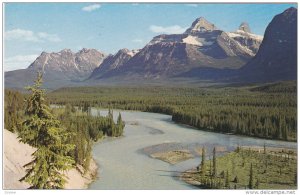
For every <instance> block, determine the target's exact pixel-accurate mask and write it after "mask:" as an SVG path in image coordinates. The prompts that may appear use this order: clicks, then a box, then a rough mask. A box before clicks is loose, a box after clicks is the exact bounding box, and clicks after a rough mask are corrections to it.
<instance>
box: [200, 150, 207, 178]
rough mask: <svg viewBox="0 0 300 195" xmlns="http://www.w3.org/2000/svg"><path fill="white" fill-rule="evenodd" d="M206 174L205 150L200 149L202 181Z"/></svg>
mask: <svg viewBox="0 0 300 195" xmlns="http://www.w3.org/2000/svg"><path fill="white" fill-rule="evenodd" d="M205 173H206V165H205V148H204V147H203V148H202V159H201V177H202V179H203V178H204V177H205Z"/></svg>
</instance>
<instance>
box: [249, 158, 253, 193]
mask: <svg viewBox="0 0 300 195" xmlns="http://www.w3.org/2000/svg"><path fill="white" fill-rule="evenodd" d="M249 189H253V168H252V163H251V165H250V174H249Z"/></svg>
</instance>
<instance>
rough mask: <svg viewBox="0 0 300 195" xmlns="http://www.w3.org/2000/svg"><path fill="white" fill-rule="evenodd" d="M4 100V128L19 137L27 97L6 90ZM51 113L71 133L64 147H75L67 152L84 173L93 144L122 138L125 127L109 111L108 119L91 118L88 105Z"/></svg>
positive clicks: (120, 120) (97, 116)
mask: <svg viewBox="0 0 300 195" xmlns="http://www.w3.org/2000/svg"><path fill="white" fill-rule="evenodd" d="M4 97H5V101H4V128H5V129H7V130H9V131H12V132H15V133H17V134H20V133H22V130H23V128H24V127H23V126H22V122H23V121H24V120H25V119H27V118H28V116H27V115H26V114H25V108H26V103H25V101H24V99H26V98H27V97H28V94H22V93H20V92H18V91H13V90H5V95H4ZM48 106H49V105H48ZM51 113H52V114H53V115H54V116H56V118H57V119H58V120H59V121H60V123H61V125H62V127H63V128H64V129H66V130H67V131H68V132H69V133H70V135H69V137H68V139H67V143H68V144H74V145H75V148H74V149H73V150H71V151H70V152H69V155H70V156H72V158H73V159H74V160H75V163H76V164H77V165H82V166H83V167H84V170H85V171H87V170H88V167H89V163H90V159H91V150H92V145H93V142H96V141H98V140H99V139H101V138H102V137H103V136H113V137H118V136H121V135H122V134H123V129H124V127H125V123H124V121H123V120H122V116H121V114H120V113H119V116H118V118H117V122H116V123H115V122H114V119H113V111H112V110H109V113H108V115H107V116H100V115H96V116H94V115H92V114H91V107H90V106H89V104H88V103H86V104H84V105H83V106H82V107H78V108H75V107H74V106H71V105H70V104H67V105H66V106H64V107H62V108H52V109H51Z"/></svg>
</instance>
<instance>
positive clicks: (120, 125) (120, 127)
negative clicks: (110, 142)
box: [117, 113, 125, 136]
mask: <svg viewBox="0 0 300 195" xmlns="http://www.w3.org/2000/svg"><path fill="white" fill-rule="evenodd" d="M124 127H125V123H124V121H123V120H122V116H121V113H119V116H118V120H117V128H118V134H117V136H121V135H122V134H123V129H124Z"/></svg>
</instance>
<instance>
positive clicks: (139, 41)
mask: <svg viewBox="0 0 300 195" xmlns="http://www.w3.org/2000/svg"><path fill="white" fill-rule="evenodd" d="M131 41H132V42H135V43H143V42H144V41H143V40H142V39H133V40H131Z"/></svg>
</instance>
